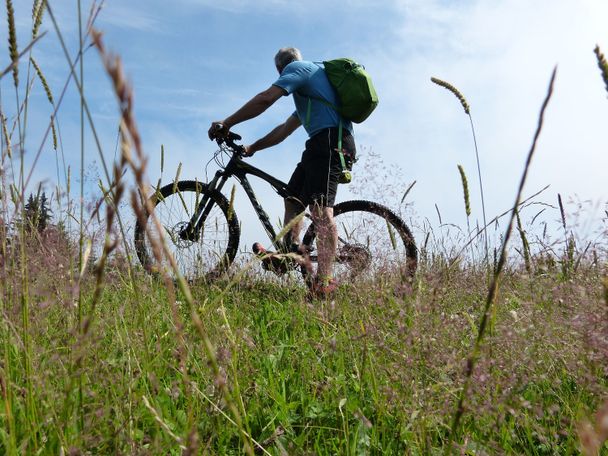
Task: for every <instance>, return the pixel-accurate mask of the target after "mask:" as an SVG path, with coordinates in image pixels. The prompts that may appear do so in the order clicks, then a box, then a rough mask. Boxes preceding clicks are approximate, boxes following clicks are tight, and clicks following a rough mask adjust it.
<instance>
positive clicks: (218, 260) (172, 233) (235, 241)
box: [135, 181, 240, 281]
mask: <svg viewBox="0 0 608 456" xmlns="http://www.w3.org/2000/svg"><path fill="white" fill-rule="evenodd" d="M149 202H150V206H151V207H152V212H153V214H154V217H155V218H156V219H157V220H158V224H157V223H154V220H153V217H152V216H151V214H149V213H147V212H146V214H145V215H144V216H143V217H140V218H138V221H137V224H136V227H135V250H136V251H137V256H138V257H139V260H140V262H141V264H142V266H143V267H144V268H145V269H146V270H147V271H148V272H151V273H158V272H164V273H167V274H169V275H170V276H172V277H175V276H176V275H177V274H176V272H177V271H175V268H174V267H173V265H172V261H171V260H170V259H169V258H167V255H165V254H164V253H163V249H162V247H161V246H162V244H163V243H164V244H165V245H166V246H167V247H168V250H169V252H170V253H171V255H172V257H173V259H174V263H173V264H174V265H176V266H177V270H178V272H179V273H180V274H181V275H182V276H183V277H184V278H185V279H186V280H188V281H195V280H197V279H201V278H210V279H212V278H215V277H217V276H219V275H221V274H222V273H223V272H225V271H226V270H227V269H228V267H229V266H230V264H231V263H232V261H233V260H234V257H235V255H236V252H237V249H238V245H239V238H240V227H239V222H238V219H237V217H236V214H235V213H234V210H233V209H232V208H229V204H228V201H227V200H226V197H225V196H224V195H222V194H221V193H220V192H218V191H216V190H213V191H209V189H208V187H207V185H206V184H203V183H201V182H196V181H180V182H177V183H176V184H169V185H165V186H164V187H162V188H161V189H160V190H158V191H157V192H156V193H155V194H154V195H152V196H151V197H150V200H149ZM203 204H205V205H209V204H210V205H211V207H210V210H209V211H208V214H207V215H206V217H205V219H204V222H203V224H202V226H201V228H200V230H197V231H196V232H189V230H187V229H186V228H187V227H188V224H189V223H190V221H191V219H192V217H193V216H194V214H197V213H199V212H200V210H201V208H202V205H203ZM159 258H160V260H159Z"/></svg>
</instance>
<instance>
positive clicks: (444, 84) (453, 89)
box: [431, 77, 489, 262]
mask: <svg viewBox="0 0 608 456" xmlns="http://www.w3.org/2000/svg"><path fill="white" fill-rule="evenodd" d="M431 81H432V82H434V83H435V84H437V85H438V86H440V87H443V88H444V89H446V90H449V91H450V92H452V93H453V94H454V96H456V98H458V100H459V101H460V104H461V105H462V108H463V109H464V112H465V114H466V115H467V116H468V117H469V123H470V124H471V133H472V135H473V145H474V147H475V159H476V161H477V175H478V176H479V192H480V194H481V211H482V215H483V224H484V226H487V224H488V223H487V220H486V203H485V198H484V194H483V182H482V180H481V165H480V164H479V148H478V147H477V136H476V135H475V125H474V124H473V116H472V115H471V108H470V106H469V103H468V102H467V100H466V98H465V97H464V95H463V94H462V93H461V92H460V90H458V89H457V88H456V87H454V86H453V85H452V84H450V83H449V82H446V81H443V80H441V79H438V78H434V77H433V78H431ZM484 239H485V247H486V262H488V261H489V244H488V242H489V241H488V234H487V232H486V233H484Z"/></svg>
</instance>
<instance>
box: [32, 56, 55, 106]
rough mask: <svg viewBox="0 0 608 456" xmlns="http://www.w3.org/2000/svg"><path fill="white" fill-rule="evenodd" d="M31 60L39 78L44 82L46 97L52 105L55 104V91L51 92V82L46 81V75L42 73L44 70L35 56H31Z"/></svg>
mask: <svg viewBox="0 0 608 456" xmlns="http://www.w3.org/2000/svg"><path fill="white" fill-rule="evenodd" d="M30 62H32V65H33V66H34V70H36V74H37V75H38V78H39V79H40V82H41V83H42V87H43V88H44V92H45V93H46V97H47V99H48V100H49V103H51V105H52V106H55V100H54V99H53V93H52V92H51V88H50V87H49V84H48V83H47V82H46V78H45V77H44V74H42V70H41V69H40V67H39V66H38V63H36V61H35V60H34V57H30Z"/></svg>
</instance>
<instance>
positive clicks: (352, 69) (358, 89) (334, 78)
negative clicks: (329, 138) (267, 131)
mask: <svg viewBox="0 0 608 456" xmlns="http://www.w3.org/2000/svg"><path fill="white" fill-rule="evenodd" d="M323 66H324V67H325V74H326V75H327V79H329V83H330V84H331V85H332V87H333V88H334V90H335V91H336V95H337V96H338V101H339V102H340V105H339V106H334V105H332V104H331V103H328V102H327V101H325V100H321V99H319V98H313V97H309V98H308V109H307V112H306V120H305V124H306V125H308V124H309V122H310V112H311V106H312V102H311V100H312V99H315V100H318V101H321V102H323V103H325V104H327V105H329V106H331V107H332V108H334V109H335V110H336V111H338V113H339V114H340V116H342V117H343V118H345V119H346V120H350V121H351V122H355V123H361V122H363V121H364V120H365V119H367V118H368V117H369V115H370V114H371V113H372V111H373V110H374V109H376V106H378V95H377V94H376V89H374V84H372V78H371V77H370V76H369V74H368V73H367V71H365V68H364V67H363V65H359V64H358V63H357V62H355V61H354V60H352V59H346V58H342V59H333V60H326V61H324V62H323ZM338 151H339V153H340V162H341V164H342V174H341V176H340V178H339V180H338V182H339V183H341V184H348V183H349V182H350V181H351V174H350V170H349V169H348V168H347V166H346V162H345V160H344V154H343V153H342V120H340V125H339V127H338Z"/></svg>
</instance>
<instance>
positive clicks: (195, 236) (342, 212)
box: [135, 132, 418, 281]
mask: <svg viewBox="0 0 608 456" xmlns="http://www.w3.org/2000/svg"><path fill="white" fill-rule="evenodd" d="M239 140H241V137H240V136H239V135H238V134H236V133H233V132H230V133H229V134H228V136H227V137H226V138H217V139H216V142H217V144H218V146H219V149H218V150H217V151H216V152H215V153H214V155H213V158H212V160H214V161H215V163H216V164H217V165H218V167H219V169H218V170H217V172H216V173H215V176H214V177H213V179H212V180H211V181H210V182H208V183H203V182H198V181H196V180H194V181H193V180H184V181H178V182H173V183H171V184H167V185H165V186H164V187H162V188H160V189H157V190H156V192H155V193H154V194H153V195H152V196H150V197H149V198H150V200H149V203H150V204H149V205H148V206H149V207H151V208H153V209H152V210H153V211H154V214H155V216H156V217H157V218H158V221H159V222H160V225H161V226H162V229H161V230H160V232H159V230H156V226H157V225H156V224H154V223H150V213H148V212H147V210H146V213H145V214H144V216H143V217H139V218H138V221H137V223H136V227H135V248H136V251H137V255H138V257H139V260H140V262H141V264H142V265H143V266H144V268H145V269H146V270H147V271H149V272H155V271H156V272H158V271H159V270H161V269H163V268H164V270H165V271H167V272H170V268H169V267H168V262H167V264H158V262H157V261H156V260H155V256H154V254H153V253H154V250H153V249H154V245H159V244H158V243H157V241H163V242H165V243H166V244H167V245H168V246H169V248H170V250H171V252H172V254H173V257H174V258H175V261H176V263H177V265H178V268H179V272H180V273H181V274H182V275H183V276H184V278H186V279H187V280H190V281H195V280H198V279H209V280H212V279H215V278H217V277H219V276H221V275H222V274H223V273H225V272H226V271H227V270H228V268H229V267H230V265H231V264H232V263H233V260H234V258H235V256H236V254H237V251H238V247H239V240H240V232H241V227H240V224H239V221H238V218H237V215H236V213H235V212H234V207H233V201H231V202H229V201H228V199H227V198H226V197H225V196H224V195H223V194H222V193H221V191H222V189H223V188H224V186H225V184H226V182H227V181H228V179H230V178H231V177H234V178H235V179H236V180H237V181H238V182H239V183H240V185H241V186H242V188H243V189H244V191H245V193H246V194H247V196H248V197H249V200H250V201H251V204H252V205H253V208H254V210H255V212H256V213H257V216H258V218H259V219H260V222H261V223H262V226H263V227H264V229H265V231H266V233H267V234H268V237H269V238H270V241H271V243H272V244H273V246H274V248H275V249H276V251H277V252H285V253H286V252H289V247H291V246H289V247H288V246H287V245H286V244H285V242H284V240H283V239H279V238H278V237H277V233H276V231H275V229H274V227H273V226H272V223H271V222H270V220H269V218H268V215H267V213H266V211H264V209H263V208H262V206H261V204H260V202H259V201H258V200H257V198H256V196H255V193H254V191H253V189H252V188H251V185H250V183H249V180H248V178H247V175H252V176H255V177H258V178H259V179H262V180H263V181H266V182H267V183H268V184H270V186H271V187H272V188H273V189H274V191H275V192H276V193H277V194H278V195H279V196H281V197H282V198H284V199H285V198H292V199H294V200H297V196H296V194H295V193H294V191H293V190H292V189H291V188H289V186H288V185H287V184H285V183H284V182H282V181H280V180H279V179H276V178H275V177H273V176H271V175H270V174H268V173H266V172H264V171H262V170H261V169H258V168H256V167H255V166H253V165H251V164H249V163H247V162H245V161H244V160H243V158H244V157H243V153H244V148H243V146H242V145H240V144H237V143H235V141H239ZM210 162H211V160H210ZM210 162H209V163H210ZM233 197H234V194H233V195H232V197H231V200H232V198H233ZM306 217H307V220H309V221H310V220H311V219H310V217H309V216H308V215H307V216H306ZM334 219H335V222H336V226H337V228H338V247H337V249H336V258H335V266H334V277H336V278H337V279H338V280H352V279H353V278H354V277H356V276H359V275H361V274H368V275H373V274H378V273H381V274H386V273H399V274H401V275H402V276H405V277H411V276H413V274H414V273H415V271H416V267H417V259H418V256H417V249H416V244H415V242H414V237H413V236H412V233H411V231H410V229H409V228H408V227H407V225H406V224H405V223H404V222H403V220H402V219H401V218H400V217H399V216H398V215H396V214H395V213H394V212H393V211H391V210H390V209H388V208H387V207H385V206H383V205H381V204H378V203H374V202H371V201H361V200H356V201H344V202H341V203H339V204H337V205H335V206H334ZM161 237H162V238H163V239H161ZM315 239H316V231H315V226H314V224H313V223H312V222H310V223H309V225H308V226H307V227H305V230H304V236H303V238H302V244H301V249H300V250H301V251H304V252H306V255H307V258H308V260H309V261H307V264H308V265H311V264H314V263H316V261H317V256H316V243H315ZM294 269H298V267H295V266H294ZM299 269H300V270H301V272H302V273H303V274H304V275H305V276H306V275H307V274H309V273H310V270H309V268H304V267H300V268H299Z"/></svg>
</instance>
